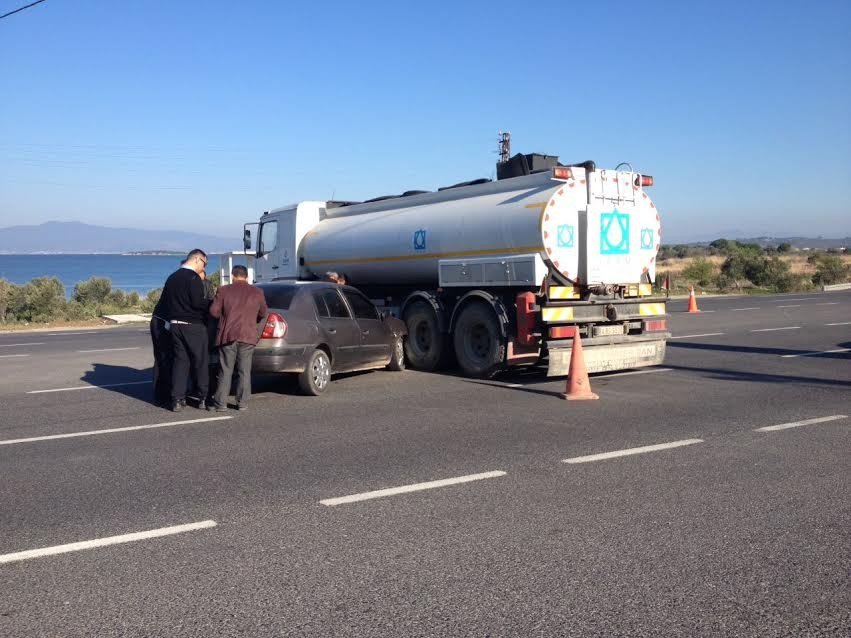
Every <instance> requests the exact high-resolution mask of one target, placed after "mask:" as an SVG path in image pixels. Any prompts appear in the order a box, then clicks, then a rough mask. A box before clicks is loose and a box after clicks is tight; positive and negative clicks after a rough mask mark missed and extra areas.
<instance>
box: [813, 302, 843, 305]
mask: <svg viewBox="0 0 851 638" xmlns="http://www.w3.org/2000/svg"><path fill="white" fill-rule="evenodd" d="M838 303H839V302H838V301H823V302H822V303H817V304H816V305H817V306H835V305H837V304H838Z"/></svg>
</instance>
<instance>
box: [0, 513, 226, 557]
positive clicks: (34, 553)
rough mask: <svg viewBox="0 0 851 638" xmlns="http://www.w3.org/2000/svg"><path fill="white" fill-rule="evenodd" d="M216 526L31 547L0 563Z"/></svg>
mask: <svg viewBox="0 0 851 638" xmlns="http://www.w3.org/2000/svg"><path fill="white" fill-rule="evenodd" d="M215 526H216V521H200V522H198V523H187V524H185V525H173V526H172V527H161V528H159V529H151V530H148V531H147V532H133V533H132V534H121V535H120V536H107V537H106V538H96V539H94V540H90V541H80V542H79V543H68V544H66V545H54V546H53V547H42V548H41V549H30V550H28V551H25V552H15V553H14V554H2V555H0V563H15V562H18V561H22V560H29V559H31V558H41V557H42V556H55V555H57V554H67V553H68V552H79V551H81V550H84V549H94V548H95V547H106V546H108V545H119V544H120V543H132V542H134V541H143V540H146V539H148V538H159V537H160V536H172V535H173V534H183V533H184V532H194V531H196V530H199V529H208V528H210V527H215Z"/></svg>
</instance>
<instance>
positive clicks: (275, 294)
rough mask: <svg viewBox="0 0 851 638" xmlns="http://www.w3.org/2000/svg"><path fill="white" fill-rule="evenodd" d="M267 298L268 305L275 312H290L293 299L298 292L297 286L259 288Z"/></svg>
mask: <svg viewBox="0 0 851 638" xmlns="http://www.w3.org/2000/svg"><path fill="white" fill-rule="evenodd" d="M258 288H260V290H262V291H263V296H265V297H266V305H267V306H269V307H270V308H274V309H275V310H289V309H290V304H292V302H293V298H294V297H295V296H296V293H297V292H298V287H297V286H281V285H269V286H258Z"/></svg>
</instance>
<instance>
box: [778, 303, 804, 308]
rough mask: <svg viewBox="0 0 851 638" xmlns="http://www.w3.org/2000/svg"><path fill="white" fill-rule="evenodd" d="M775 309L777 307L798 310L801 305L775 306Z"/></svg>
mask: <svg viewBox="0 0 851 638" xmlns="http://www.w3.org/2000/svg"><path fill="white" fill-rule="evenodd" d="M777 307H778V308H800V307H801V304H799V303H793V304H792V305H790V306H777Z"/></svg>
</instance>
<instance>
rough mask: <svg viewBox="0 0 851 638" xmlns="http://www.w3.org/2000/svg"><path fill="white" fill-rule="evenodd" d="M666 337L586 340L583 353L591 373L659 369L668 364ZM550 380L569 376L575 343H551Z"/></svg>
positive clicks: (548, 372)
mask: <svg viewBox="0 0 851 638" xmlns="http://www.w3.org/2000/svg"><path fill="white" fill-rule="evenodd" d="M667 337H668V335H667V334H666V333H661V334H653V335H646V336H645V335H642V336H634V337H622V338H620V339H617V338H611V337H609V338H601V339H583V340H582V353H583V354H584V355H585V365H586V367H587V368H588V372H589V373H593V372H614V371H615V370H629V369H631V368H644V367H647V366H656V365H659V364H661V363H662V362H663V361H664V360H665V340H666V338H667ZM547 346H548V350H549V367H548V369H547V376H549V377H559V376H564V375H566V374H567V371H568V368H569V366H570V354H571V352H572V350H573V343H572V341H571V340H569V339H565V340H559V341H550V342H548V344H547Z"/></svg>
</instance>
